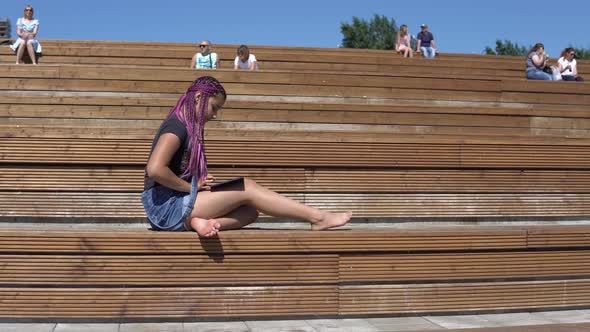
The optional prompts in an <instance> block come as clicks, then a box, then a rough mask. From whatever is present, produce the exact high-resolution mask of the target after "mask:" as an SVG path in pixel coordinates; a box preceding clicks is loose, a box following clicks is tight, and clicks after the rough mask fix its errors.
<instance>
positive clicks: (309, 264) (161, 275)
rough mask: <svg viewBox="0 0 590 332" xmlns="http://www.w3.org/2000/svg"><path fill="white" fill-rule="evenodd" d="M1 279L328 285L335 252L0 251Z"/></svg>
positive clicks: (4, 281) (5, 281)
mask: <svg viewBox="0 0 590 332" xmlns="http://www.w3.org/2000/svg"><path fill="white" fill-rule="evenodd" d="M0 265H1V266H2V271H3V273H2V274H1V275H0V283H1V284H9V285H36V286H37V287H41V286H42V285H45V286H48V287H49V286H51V287H55V286H61V287H71V286H73V285H76V286H80V287H82V286H94V287H97V286H107V285H110V286H115V285H116V286H117V287H123V286H125V287H128V286H134V285H142V286H149V287H154V286H155V285H159V287H162V286H167V287H179V286H186V287H194V286H204V287H210V286H211V285H216V286H222V285H223V286H253V285H262V286H265V285H278V284H281V285H288V284H292V285H294V284H297V285H305V284H333V283H334V282H335V281H336V280H338V256H337V255H236V256H204V255H199V256H196V255H190V256H185V255H176V256H175V255H158V253H157V252H155V253H154V254H153V255H147V256H134V255H128V256H86V255H84V256H78V255H74V256H67V255H51V256H45V255H37V256H35V255H1V256H0Z"/></svg>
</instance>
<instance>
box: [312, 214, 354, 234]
mask: <svg viewBox="0 0 590 332" xmlns="http://www.w3.org/2000/svg"><path fill="white" fill-rule="evenodd" d="M351 217H352V212H351V211H348V212H345V213H332V212H326V213H325V214H324V216H323V217H322V219H321V220H320V221H316V222H313V223H312V224H311V230H312V231H323V230H326V229H330V228H334V227H340V226H344V225H346V223H347V222H348V221H349V220H350V218H351Z"/></svg>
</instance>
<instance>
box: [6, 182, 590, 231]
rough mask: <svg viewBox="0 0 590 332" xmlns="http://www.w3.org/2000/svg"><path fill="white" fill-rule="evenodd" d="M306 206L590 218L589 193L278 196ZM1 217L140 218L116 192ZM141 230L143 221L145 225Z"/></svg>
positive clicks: (18, 201)
mask: <svg viewBox="0 0 590 332" xmlns="http://www.w3.org/2000/svg"><path fill="white" fill-rule="evenodd" d="M282 194H283V195H285V196H287V197H289V198H291V199H294V200H296V201H299V202H302V203H305V204H307V205H310V206H313V207H316V208H319V209H323V210H328V211H335V212H346V211H352V212H353V214H354V216H355V217H357V218H387V219H394V218H399V219H402V220H408V219H412V220H418V221H419V220H420V219H421V218H422V219H424V218H426V219H432V218H434V219H441V218H443V219H448V218H509V219H513V218H518V217H553V218H557V217H577V218H582V217H586V216H588V215H590V194H587V193H586V194H528V193H522V194H520V193H506V194H430V193H412V194H389V193H387V194H382V193H362V192H361V193H289V192H287V193H282ZM0 217H1V218H3V219H9V218H17V217H18V218H21V219H22V218H30V217H36V218H43V219H48V220H67V218H85V219H91V220H94V219H101V218H107V219H110V220H112V221H125V220H127V219H131V220H137V219H140V220H145V213H144V210H143V207H142V204H141V195H140V194H139V193H137V192H135V193H124V192H123V193H120V192H114V193H110V192H106V193H102V192H12V191H8V192H0ZM146 227H148V226H147V223H146Z"/></svg>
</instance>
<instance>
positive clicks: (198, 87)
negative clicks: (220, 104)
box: [167, 76, 227, 180]
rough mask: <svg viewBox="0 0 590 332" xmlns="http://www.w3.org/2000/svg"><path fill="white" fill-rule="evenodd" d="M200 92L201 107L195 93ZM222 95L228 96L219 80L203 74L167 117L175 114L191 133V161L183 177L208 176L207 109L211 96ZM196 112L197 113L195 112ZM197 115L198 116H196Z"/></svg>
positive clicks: (189, 133)
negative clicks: (197, 102) (206, 147)
mask: <svg viewBox="0 0 590 332" xmlns="http://www.w3.org/2000/svg"><path fill="white" fill-rule="evenodd" d="M196 92H200V93H201V98H200V103H199V109H198V110H197V112H194V110H195V109H196V108H197V105H196V100H195V93H196ZM220 94H221V95H222V96H223V99H224V100H225V98H226V97H227V95H226V93H225V89H224V88H223V86H222V85H221V83H219V81H218V80H217V79H216V78H214V77H211V76H202V77H199V78H197V79H196V80H194V81H193V83H192V84H191V86H190V87H189V88H188V90H186V92H185V93H184V94H183V95H182V96H181V97H180V99H179V100H178V103H176V106H174V107H173V108H172V109H171V110H170V113H168V116H167V118H170V117H171V116H172V115H173V114H175V115H176V116H177V117H178V119H180V121H181V122H182V123H184V124H185V125H186V130H187V132H188V135H189V146H188V150H189V153H190V157H189V163H188V166H187V168H186V170H185V171H184V173H183V174H182V175H181V178H187V177H190V176H195V177H197V179H199V180H202V179H204V178H206V177H207V157H206V156H205V135H204V127H205V111H206V110H207V106H208V105H209V97H211V96H216V95H220ZM195 113H196V114H195ZM195 115H196V118H195Z"/></svg>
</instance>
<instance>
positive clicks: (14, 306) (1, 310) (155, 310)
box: [0, 286, 338, 319]
mask: <svg viewBox="0 0 590 332" xmlns="http://www.w3.org/2000/svg"><path fill="white" fill-rule="evenodd" d="M0 297H1V298H2V299H3V301H2V302H0V317H2V318H12V319H14V318H33V317H43V318H49V319H51V318H153V317H161V316H165V317H169V318H170V317H193V318H197V317H245V316H261V315H264V316H281V315H282V316H285V315H289V316H302V315H316V314H319V315H334V314H336V313H337V306H338V295H337V289H336V287H335V286H265V287H190V288H189V287H166V288H148V289H146V288H132V287H128V288H57V289H53V288H34V289H31V288H0Z"/></svg>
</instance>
